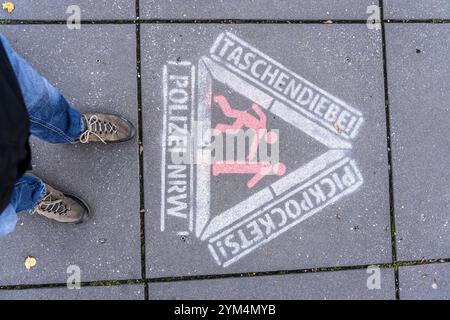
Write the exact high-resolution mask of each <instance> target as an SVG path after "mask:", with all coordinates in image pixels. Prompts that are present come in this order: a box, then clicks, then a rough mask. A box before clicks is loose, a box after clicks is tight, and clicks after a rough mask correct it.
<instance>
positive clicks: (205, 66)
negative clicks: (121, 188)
mask: <svg viewBox="0 0 450 320" xmlns="http://www.w3.org/2000/svg"><path fill="white" fill-rule="evenodd" d="M223 32H230V33H227V34H223V35H222V36H223V37H222V38H220V37H219V36H220V35H221V34H222V33H223ZM218 37H219V38H218ZM227 37H228V38H227ZM229 37H231V38H233V39H234V40H230V39H231V38H229ZM236 37H238V38H236ZM142 39H143V40H142V61H143V70H142V84H143V114H144V132H143V136H144V150H145V152H144V162H145V201H146V208H147V210H148V212H147V219H146V232H147V237H146V241H147V247H146V249H147V266H148V270H147V271H148V275H149V276H150V277H160V276H175V275H193V274H222V273H236V272H237V273H239V272H250V271H265V270H285V269H299V268H310V267H321V266H334V265H357V264H372V263H375V262H390V261H391V251H390V247H391V245H390V232H389V204H388V190H387V167H386V166H387V160H386V134H385V132H386V127H385V116H384V113H385V112H384V95H383V70H382V69H383V68H382V57H381V47H380V45H381V41H380V34H379V33H378V32H376V31H370V30H368V29H367V28H366V26H365V25H351V26H350V25H331V26H330V25H264V26H261V25H245V26H244V25H239V26H226V27H224V26H220V25H197V26H193V25H183V24H179V25H157V26H150V25H144V26H143V28H142ZM216 39H218V42H217V46H216V47H215V48H216V49H213V51H212V52H213V53H214V55H211V54H210V48H212V47H213V44H214V43H215V41H216ZM226 39H228V41H231V42H230V43H234V44H230V46H232V47H233V49H229V51H228V53H227V54H225V53H224V56H223V57H224V59H225V60H226V59H227V57H228V58H229V54H230V53H231V52H235V53H234V54H237V55H238V56H239V51H240V50H242V55H244V50H246V51H245V54H246V55H247V59H249V61H250V62H251V61H252V60H253V63H254V64H253V65H255V64H256V61H263V62H258V64H259V65H257V67H255V70H256V73H257V74H258V73H259V74H260V75H261V78H262V73H263V72H264V70H269V69H268V68H269V66H271V68H272V67H273V69H270V70H272V72H276V71H275V70H276V68H281V67H280V65H278V67H276V63H277V62H276V61H278V62H279V63H281V64H283V65H284V66H286V68H289V69H290V70H291V71H292V72H296V73H298V74H299V75H301V77H304V78H305V79H308V80H309V81H311V82H312V83H314V84H316V85H318V86H319V87H321V88H322V89H323V90H326V91H328V92H331V93H333V94H337V95H338V96H339V98H341V99H343V100H345V101H347V102H348V103H349V104H350V105H352V106H354V107H355V108H356V109H358V110H360V112H361V116H358V117H359V119H360V118H361V117H363V118H364V124H363V125H362V126H361V128H360V131H359V134H355V138H354V139H352V138H349V140H348V141H347V140H346V141H347V142H348V143H349V144H347V142H343V140H340V138H341V137H342V136H343V133H342V132H338V131H336V127H335V126H334V125H333V126H331V122H333V121H334V120H333V117H331V118H329V120H330V121H331V122H330V123H329V124H327V125H328V127H327V129H326V130H327V133H324V136H322V134H317V131H314V130H315V129H312V131H311V130H310V129H311V126H310V125H308V124H307V123H308V122H307V120H305V119H304V118H302V117H303V116H299V112H301V111H298V112H296V111H290V110H300V109H301V107H298V105H297V106H295V103H294V104H291V103H292V101H290V100H289V97H287V96H283V95H279V94H278V93H277V92H276V91H275V89H273V88H270V81H268V82H267V83H266V84H268V85H267V86H266V85H265V84H264V83H262V82H261V81H260V80H258V79H256V78H255V77H253V78H252V74H250V73H251V71H249V73H248V74H246V73H245V72H241V73H239V72H238V71H233V70H236V69H233V67H232V66H231V67H230V64H229V65H228V66H227V64H226V63H225V62H223V60H221V59H222V58H221V57H220V52H222V49H223V48H224V47H223V46H222V45H224V43H227V42H226ZM239 39H241V40H239ZM242 39H243V40H244V41H245V42H247V43H248V44H251V45H252V46H256V47H257V48H258V49H259V50H260V51H252V50H253V49H252V48H250V47H248V46H247V45H246V44H245V43H244V42H242ZM238 43H240V44H238ZM219 48H221V49H220V50H219ZM239 48H241V49H239ZM224 50H225V51H224V52H227V50H228V49H226V48H225V49H224ZM232 50H233V51H232ZM235 50H237V51H235ZM252 52H253V53H252ZM262 52H263V53H262ZM252 54H254V55H255V56H252ZM266 55H267V56H266ZM213 56H215V58H214V57H213ZM241 57H242V56H241ZM252 57H253V58H252ZM256 57H258V59H257V58H256ZM215 59H218V60H215ZM233 59H234V60H233ZM236 59H238V58H236V57H235V58H230V59H229V60H228V61H234V63H236ZM272 59H274V60H272ZM170 61H172V62H170ZM220 61H222V62H220ZM238 62H239V61H238ZM241 62H242V64H241V68H242V69H243V70H244V71H245V69H246V67H245V64H246V62H245V60H242V61H241ZM189 63H191V65H190V64H189ZM264 63H266V65H265V68H262V69H261V65H264ZM165 65H166V67H164V66H165ZM247 65H248V64H247ZM193 66H194V69H195V70H198V71H195V70H194V69H192V67H193ZM221 66H223V67H221ZM164 68H166V73H164V72H163V69H164ZM223 68H226V69H223ZM252 68H253V67H252ZM249 69H250V67H249V65H248V67H247V70H249ZM192 70H194V73H193V74H194V76H195V77H196V79H198V81H197V80H196V79H193V77H192V72H191V71H192ZM250 70H251V69H250ZM255 70H254V71H255ZM270 70H269V71H270ZM283 70H284V71H283V72H284V74H285V75H286V73H288V74H290V75H291V76H290V77H291V78H290V79H291V80H290V81H292V79H297V80H295V81H303V80H300V79H301V78H298V77H297V76H295V75H293V74H292V73H291V71H289V70H288V69H283ZM278 73H280V71H279V70H278ZM165 74H166V76H165ZM280 74H281V73H280ZM177 76H182V77H184V78H177ZM288 77H289V76H288ZM164 79H166V80H167V81H165V82H164V81H163V80H164ZM177 79H178V81H177ZM267 79H269V78H266V80H267ZM182 80H183V81H182ZM269 80H270V79H269ZM163 83H166V84H167V85H163ZM274 83H276V82H275V80H274V81H273V82H272V84H274ZM277 86H279V87H282V86H283V84H282V83H281V82H280V83H278V84H277ZM308 86H309V84H308V83H304V87H306V88H307V87H308ZM191 87H192V88H193V89H191ZM284 88H286V86H285V87H284ZM277 90H279V89H277ZM191 93H193V94H192V95H191ZM291 93H292V92H291ZM219 95H223V96H225V97H226V98H227V99H229V101H230V103H231V105H232V106H233V107H234V108H237V109H239V110H241V111H243V110H250V109H251V106H252V101H253V102H258V104H259V105H262V106H263V108H267V107H269V104H270V103H273V105H271V109H270V110H271V111H267V117H268V124H267V126H268V128H272V129H279V130H280V131H279V142H280V144H279V146H280V161H282V162H283V163H284V164H285V165H286V167H287V173H286V176H287V177H288V178H285V177H283V178H282V179H281V178H280V177H278V176H273V175H272V176H269V177H266V178H264V179H263V180H262V181H261V182H259V183H258V184H257V185H256V186H254V187H253V188H249V187H248V186H247V182H248V180H249V179H250V178H251V177H252V176H251V175H250V174H248V175H239V174H221V175H218V176H214V175H212V174H211V172H210V168H209V166H208V165H202V164H201V163H200V164H199V165H194V166H190V165H187V166H184V167H183V166H181V167H176V166H175V167H174V166H173V165H174V164H176V163H175V162H174V161H175V160H174V159H172V158H171V157H170V152H171V150H172V149H173V148H172V147H173V146H174V145H175V144H177V139H178V138H180V137H181V138H180V139H181V140H180V139H178V140H180V141H183V139H182V138H183V137H185V136H186V135H185V132H184V131H183V130H180V129H177V126H178V127H182V128H184V127H185V126H186V129H187V130H188V131H189V130H191V128H190V123H192V122H191V121H190V120H188V119H192V117H191V116H192V112H193V113H194V119H197V120H199V121H202V124H200V126H205V128H208V127H215V126H216V125H218V124H220V123H228V124H231V123H232V121H230V119H228V118H227V117H225V116H224V115H223V113H222V112H221V111H220V108H219V105H218V104H217V103H215V102H214V103H213V102H212V100H213V96H219ZM191 96H192V97H191ZM178 99H181V100H178ZM330 99H331V98H330ZM332 99H334V98H332ZM165 101H166V103H165ZM280 101H283V102H280ZM336 103H339V102H336ZM177 104H181V106H177ZM191 104H192V106H193V107H191ZM287 105H290V106H293V108H294V109H290V107H286V106H287ZM210 108H211V109H210ZM169 110H170V111H169ZM177 110H178V111H177ZM352 110H354V109H352ZM303 111H305V110H303ZM352 112H353V111H352ZM355 112H356V111H355ZM319 114H320V112H319ZM174 117H179V118H174ZM209 121H210V123H208V122H209ZM305 121H306V122H305ZM355 121H356V120H355ZM358 121H359V120H358ZM164 123H165V125H164ZM312 126H313V127H314V128H318V127H316V125H312ZM338 129H342V128H339V126H338ZM317 130H319V131H321V130H322V129H317ZM321 132H322V131H321ZM341 134H342V135H341ZM319 136H320V137H319ZM313 137H314V138H313ZM324 137H328V138H329V139H331V140H327V139H328V138H325V140H326V141H325V140H324ZM320 141H321V142H320ZM350 141H351V143H350ZM162 142H163V143H162ZM178 144H183V142H178ZM350 144H351V145H352V146H353V148H352V149H347V151H342V150H336V148H337V149H339V148H346V147H349V146H350ZM330 148H331V149H334V151H329V150H330ZM329 152H330V153H329ZM324 154H326V155H324ZM162 155H164V156H162ZM341 156H342V157H344V158H345V159H347V160H349V159H353V160H354V161H355V162H354V164H355V167H356V168H359V169H353V168H354V167H351V168H352V169H350V167H347V169H348V170H350V172H353V173H354V174H355V175H353V177H354V179H350V180H352V182H351V183H350V184H349V188H350V185H351V190H350V189H349V191H348V192H349V195H348V196H344V197H343V198H341V199H340V200H336V199H335V198H333V199H332V200H331V201H332V202H333V201H335V200H336V201H335V204H334V205H330V203H331V202H328V200H326V201H325V200H324V198H321V199H322V200H321V199H318V200H315V202H314V203H312V202H311V206H310V207H308V205H306V206H303V207H300V204H299V202H301V201H302V200H301V198H299V197H300V195H304V194H303V193H302V192H300V191H299V190H300V189H298V188H306V189H301V190H303V191H305V190H306V191H307V190H309V189H308V188H309V187H311V188H313V190H316V189H314V188H316V187H317V186H315V185H313V183H315V182H314V181H316V180H313V181H311V180H309V178H310V177H311V176H310V175H312V176H313V177H314V179H316V177H318V176H317V175H319V176H320V174H319V173H316V174H315V172H318V171H320V169H321V168H322V169H323V167H322V164H324V165H325V162H327V161H330V162H329V164H327V165H325V166H328V167H327V168H329V166H330V165H331V164H336V163H339V165H340V164H342V165H344V163H341V162H338V160H336V159H338V158H340V157H341ZM347 157H348V158H347ZM315 159H320V160H317V161H319V162H313V160H315ZM325 159H326V160H325ZM197 160H198V159H197ZM322 160H323V161H325V162H321V161H322ZM347 160H345V161H347ZM349 161H350V160H349ZM198 162H199V161H197V163H198ZM345 163H346V164H345V166H347V165H349V164H350V162H345ZM307 164H309V165H308V166H307ZM350 166H351V165H350ZM175 168H179V169H181V171H179V172H176V171H174V169H175ZM334 169H336V170H338V169H337V167H336V168H333V169H332V170H334ZM347 169H346V170H347ZM220 170H222V169H220ZM220 170H219V171H220ZM224 170H225V169H224ZM230 170H231V171H233V170H235V169H230ZM324 170H325V169H324ZM354 170H357V171H359V172H360V173H361V177H362V178H360V177H359V176H358V175H357V173H356V171H354ZM224 172H225V171H224ZM321 172H322V173H323V174H328V173H330V174H331V172H332V171H321ZM333 172H334V171H333ZM341 173H342V172H341V171H339V173H338V175H340V174H341ZM314 174H315V175H314ZM191 177H192V178H191ZM324 177H325V176H320V177H319V178H317V179H322V178H324ZM361 179H363V182H362V180H361ZM350 180H349V181H350ZM277 181H281V182H277ZM306 181H310V183H312V184H311V185H303V184H302V183H305V184H306ZM327 181H328V182H329V180H327ZM361 183H362V185H361ZM269 186H271V188H272V189H270V188H269ZM294 186H295V187H294ZM339 188H340V187H339ZM331 189H332V187H331V186H330V189H327V190H329V191H330V192H331V191H333V190H331ZM356 189H357V190H356ZM270 190H272V191H270ZM287 190H291V191H292V190H295V191H293V192H292V193H288V194H286V193H283V192H287ZM340 190H343V189H340ZM353 190H356V191H355V192H354V193H353V194H350V193H351V192H353ZM191 191H192V192H191ZM308 192H309V191H308ZM281 194H283V195H284V198H283V197H282V198H280V195H281ZM329 194H330V195H331V196H334V195H336V194H337V193H334V192H331V193H329ZM290 197H291V198H290ZM305 197H308V195H306V196H305ZM271 199H272V200H273V201H272V200H271ZM322 201H323V202H322ZM304 204H305V203H304ZM266 206H267V207H266ZM291 206H292V207H291ZM299 207H300V211H299V210H297V209H298V208H299ZM312 207H314V209H313V208H312ZM258 208H262V209H261V210H262V211H261V210H260V211H258ZM286 208H287V209H286ZM296 208H297V209H296ZM301 208H303V209H301ZM267 210H269V211H267ZM286 210H287V211H286ZM292 210H294V211H295V212H297V214H300V213H299V212H302V213H301V214H300V215H299V216H298V215H297V216H296V215H295V214H293V215H292V217H293V218H292V220H290V221H289V222H287V220H285V219H284V217H285V214H286V213H287V212H288V211H289V212H291V213H292ZM296 210H297V211H296ZM302 210H303V211H302ZM315 213H317V214H315ZM312 214H315V215H314V216H313V217H312V218H310V219H308V220H305V221H304V219H305V218H307V217H309V216H310V215H312ZM253 219H254V220H253ZM261 221H262V222H261ZM300 222H302V223H301V224H298V223H300ZM257 223H262V225H261V226H260V225H259V224H258V225H257ZM264 223H265V224H264ZM288 229H290V230H288ZM162 230H163V231H162ZM221 237H224V238H223V239H221Z"/></svg>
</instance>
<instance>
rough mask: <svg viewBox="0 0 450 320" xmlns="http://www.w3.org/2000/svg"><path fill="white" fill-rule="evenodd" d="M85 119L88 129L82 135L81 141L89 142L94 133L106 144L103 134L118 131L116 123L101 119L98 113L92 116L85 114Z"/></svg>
mask: <svg viewBox="0 0 450 320" xmlns="http://www.w3.org/2000/svg"><path fill="white" fill-rule="evenodd" d="M84 120H85V122H86V127H87V129H86V131H85V132H83V134H82V135H81V136H80V142H81V143H88V142H89V141H90V138H91V136H92V135H93V136H95V137H97V138H98V139H99V140H100V141H101V142H103V143H104V144H106V141H105V140H104V139H103V138H102V135H108V134H116V133H117V126H116V125H115V124H114V123H112V122H109V121H101V120H99V118H98V116H96V115H92V116H91V117H90V118H88V117H87V116H84Z"/></svg>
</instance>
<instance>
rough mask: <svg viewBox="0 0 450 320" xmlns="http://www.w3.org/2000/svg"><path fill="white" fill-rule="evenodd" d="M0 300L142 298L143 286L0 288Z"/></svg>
mask: <svg viewBox="0 0 450 320" xmlns="http://www.w3.org/2000/svg"><path fill="white" fill-rule="evenodd" d="M0 300H144V286H143V285H120V286H108V287H81V288H80V289H78V290H77V289H72V290H69V289H67V288H40V289H25V290H0Z"/></svg>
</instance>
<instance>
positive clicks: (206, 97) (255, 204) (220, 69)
mask: <svg viewBox="0 0 450 320" xmlns="http://www.w3.org/2000/svg"><path fill="white" fill-rule="evenodd" d="M223 35H224V34H221V35H220V36H219V37H218V40H219V39H220V38H221V37H223ZM227 35H228V36H230V35H231V36H233V37H234V38H237V37H236V36H234V35H232V34H230V33H227ZM237 39H239V38H237ZM218 40H216V43H217V41H218ZM239 41H241V42H243V41H242V40H240V39H239ZM215 45H216V44H215ZM213 48H214V46H213ZM211 51H213V49H211ZM269 59H270V58H269ZM218 60H219V59H217V57H215V56H214V55H211V58H210V57H206V56H204V57H202V58H201V59H200V60H199V64H198V97H199V101H198V119H201V120H202V121H201V123H202V126H203V127H202V128H198V130H199V132H200V131H201V132H205V130H209V129H210V128H211V106H212V103H211V98H212V97H211V92H212V79H215V80H217V81H219V82H221V83H224V84H226V85H227V86H229V87H230V88H232V89H233V90H234V91H236V92H238V93H240V94H241V95H243V96H245V97H247V98H249V99H250V100H252V101H254V102H255V103H256V104H258V105H260V106H261V107H262V108H264V109H265V110H268V111H270V112H271V113H273V114H274V115H276V116H278V117H279V118H281V119H282V120H284V121H286V122H288V123H290V124H291V125H293V126H295V127H296V128H298V129H299V130H301V131H302V132H304V133H306V134H307V135H309V136H310V137H312V138H313V139H315V140H316V141H318V142H320V143H322V144H323V145H324V146H326V147H327V148H329V149H330V150H328V151H327V152H325V153H324V154H322V155H320V156H318V157H317V158H315V159H314V160H312V161H310V162H309V163H307V164H305V165H303V166H301V167H300V168H298V169H296V170H294V171H293V172H291V173H289V174H288V175H286V176H284V177H282V178H280V179H279V180H277V181H276V182H274V183H273V184H272V185H270V186H269V187H266V188H264V189H262V190H260V191H258V192H257V193H255V194H253V195H252V196H250V197H249V198H247V199H245V200H243V201H241V202H240V203H238V204H237V205H235V206H233V207H232V208H230V209H228V210H225V211H224V212H222V213H221V214H219V215H217V216H215V217H214V218H213V219H211V220H210V190H209V183H210V179H211V173H210V165H209V164H198V165H197V190H196V195H197V196H196V209H197V210H196V225H195V233H196V236H197V237H199V238H200V239H201V240H202V241H205V240H208V239H211V237H213V236H214V235H217V234H219V233H221V231H223V230H224V229H225V228H227V227H229V226H230V225H233V224H235V223H236V222H238V221H240V220H241V219H242V218H244V217H245V216H247V215H248V214H250V213H251V212H254V211H255V210H257V209H259V208H261V207H262V206H265V205H267V204H268V203H270V202H271V201H274V200H275V199H277V198H279V197H281V196H282V195H283V194H285V193H286V192H288V191H289V190H292V189H293V188H295V187H296V186H299V185H301V184H303V183H305V182H306V181H307V180H308V179H309V178H311V177H312V176H314V175H316V174H318V173H320V172H321V171H323V170H326V169H327V168H329V167H330V166H332V165H333V164H334V163H336V162H338V161H339V160H342V159H343V158H345V157H346V155H347V154H348V152H349V150H350V149H351V148H352V144H351V142H350V141H348V140H346V139H343V138H340V137H338V136H337V135H335V134H332V133H331V132H330V131H329V130H327V129H324V128H323V127H322V126H320V125H318V124H317V123H315V122H314V121H312V120H310V119H308V118H307V117H305V116H304V115H302V114H301V113H300V112H298V111H295V110H293V109H292V108H290V107H289V106H287V105H286V104H285V103H283V102H282V101H280V99H276V98H275V97H273V96H272V95H270V94H268V93H266V92H265V91H264V90H261V89H260V88H258V87H257V86H256V85H254V84H252V83H250V82H249V81H247V80H245V79H244V77H242V76H238V75H237V74H236V73H238V70H236V71H235V72H232V71H230V70H227V69H226V68H225V67H224V66H223V65H221V63H220V62H219V61H218ZM319 89H320V88H319ZM320 90H321V91H322V92H324V91H323V90H322V89H320ZM327 94H328V93H327ZM328 95H329V94H328ZM336 99H337V98H336ZM343 103H344V102H343ZM344 104H345V103H344ZM350 108H351V107H350ZM352 109H353V110H356V109H354V108H352ZM356 111H357V110H356ZM357 112H358V113H359V111H357ZM359 114H360V113H359ZM361 123H362V118H361V121H360V123H359V124H358V126H360V125H361ZM351 138H354V135H353V136H352V137H351Z"/></svg>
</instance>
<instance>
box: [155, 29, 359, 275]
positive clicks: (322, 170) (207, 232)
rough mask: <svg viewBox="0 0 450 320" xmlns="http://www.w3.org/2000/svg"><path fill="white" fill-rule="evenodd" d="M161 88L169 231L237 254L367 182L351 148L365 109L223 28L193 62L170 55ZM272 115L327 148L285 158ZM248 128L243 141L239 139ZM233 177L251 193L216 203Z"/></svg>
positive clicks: (164, 224)
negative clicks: (305, 157)
mask: <svg viewBox="0 0 450 320" xmlns="http://www.w3.org/2000/svg"><path fill="white" fill-rule="evenodd" d="M215 84H217V85H215ZM220 86H222V87H225V88H227V90H225V91H224V90H220V89H217V88H220ZM163 91H164V92H163V96H164V115H163V133H162V172H161V179H162V189H161V219H160V221H161V231H163V232H173V233H175V234H177V235H189V234H190V235H193V236H195V237H196V238H198V239H199V240H200V241H201V242H203V243H205V250H208V251H209V252H210V254H211V256H212V257H213V259H214V260H215V261H216V262H217V264H218V265H219V266H223V267H228V266H229V265H231V264H233V263H235V262H236V261H238V260H239V259H241V258H242V257H244V256H246V255H248V254H250V253H251V252H252V251H254V250H257V249H258V247H260V246H261V245H264V244H267V243H268V242H270V241H271V240H273V239H275V238H276V237H278V236H279V235H281V234H282V233H284V232H287V231H288V230H289V229H291V228H292V227H294V226H296V225H297V224H299V223H301V222H302V221H305V220H306V219H308V218H310V217H312V216H313V215H314V214H316V213H318V212H320V211H321V210H323V209H324V208H325V207H327V206H329V205H331V204H333V203H335V202H336V201H338V200H339V199H341V198H342V197H344V196H346V195H349V194H351V193H352V192H354V191H355V190H357V189H358V188H359V187H360V186H361V185H362V183H363V178H362V175H361V173H360V171H359V170H358V167H357V164H356V162H355V160H354V159H351V158H350V156H349V154H350V152H349V151H350V150H351V148H352V142H353V140H354V139H355V138H356V136H357V135H358V131H359V129H360V128H361V125H362V123H363V116H362V114H361V112H360V111H358V110H357V109H355V108H353V107H351V106H350V105H348V104H347V103H345V102H344V101H342V100H340V99H338V98H336V97H335V96H333V95H331V94H330V93H328V92H326V91H325V90H323V89H321V88H319V87H318V86H316V85H314V84H313V83H311V82H309V81H308V80H306V79H304V78H303V77H301V76H300V75H298V74H296V73H294V72H292V71H291V70H289V69H288V68H286V67H285V66H283V65H282V64H280V63H279V62H277V61H275V60H274V59H272V58H270V57H269V56H267V55H266V54H264V53H262V52H261V51H259V50H258V49H256V48H254V47H253V46H251V45H249V44H248V43H246V42H245V41H243V40H242V39H240V38H238V37H237V36H235V35H234V34H231V33H229V32H225V33H222V34H220V35H219V36H218V38H217V39H216V41H215V42H214V43H213V45H212V47H211V49H210V52H209V53H208V54H207V55H205V56H202V57H200V59H199V60H198V61H197V62H195V63H194V62H193V61H169V62H168V63H167V64H166V65H165V66H164V68H163ZM230 92H231V93H232V94H230ZM234 96H240V97H244V98H245V99H244V100H245V102H242V101H244V100H241V101H239V102H236V100H235V99H234ZM215 115H219V117H220V119H219V120H217V119H216V116H215ZM271 118H276V119H279V121H281V122H282V123H285V124H286V125H289V126H292V127H294V128H296V129H298V132H299V136H301V134H306V135H307V136H309V137H310V138H312V139H314V140H315V141H317V142H318V143H320V144H322V145H323V146H324V147H325V149H326V150H327V151H325V152H324V153H322V154H320V155H318V156H316V157H315V158H313V159H312V160H309V161H307V162H306V163H303V164H302V165H300V166H298V165H297V166H294V165H293V164H288V163H286V159H283V150H282V149H281V150H279V148H280V143H279V142H280V141H281V140H282V139H283V137H282V136H281V135H280V132H279V131H278V130H277V128H274V127H271V125H270V123H271V122H270V121H269V119H271ZM243 130H245V137H244V138H243V139H242V141H244V145H245V148H239V147H237V148H234V147H236V145H239V143H240V142H239V139H237V138H236V136H237V135H238V133H239V132H242V131H243ZM219 142H220V143H219ZM246 142H248V144H245V143H246ZM230 148H231V149H232V150H231V152H230ZM212 150H213V151H212ZM268 150H270V152H269V151H268ZM240 151H242V152H241V153H242V154H241V155H240V156H239V153H240ZM264 152H266V153H264ZM224 153H225V154H226V156H224ZM230 154H231V156H230ZM263 154H270V157H269V158H264V157H262V155H263ZM227 177H233V178H234V180H232V181H233V184H234V186H236V187H237V186H238V185H239V187H244V188H245V190H246V192H245V193H242V194H244V195H245V198H243V199H239V201H237V202H233V201H231V200H230V201H229V202H227V204H228V207H227V208H220V209H219V210H218V209H217V208H215V207H214V206H213V205H212V199H214V197H215V196H216V194H215V193H214V192H215V191H213V190H215V189H214V188H212V182H213V181H219V183H220V181H221V180H220V179H226V178H227ZM215 179H218V180H215ZM219 185H220V184H219ZM221 196H223V195H221Z"/></svg>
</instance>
